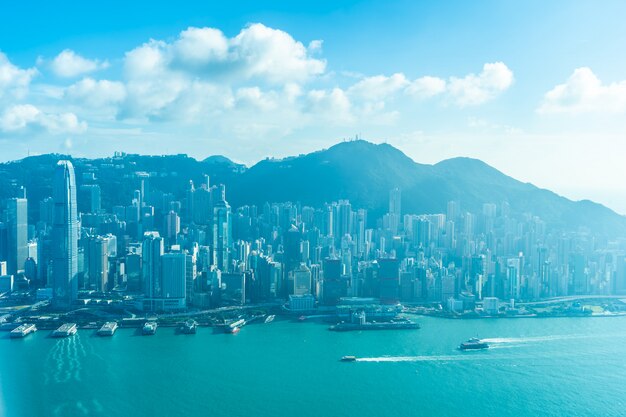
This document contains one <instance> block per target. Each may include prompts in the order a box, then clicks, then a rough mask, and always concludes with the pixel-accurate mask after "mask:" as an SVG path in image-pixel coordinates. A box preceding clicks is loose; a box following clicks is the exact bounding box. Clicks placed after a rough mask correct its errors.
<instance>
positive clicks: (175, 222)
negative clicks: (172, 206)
mask: <svg viewBox="0 0 626 417" xmlns="http://www.w3.org/2000/svg"><path fill="white" fill-rule="evenodd" d="M179 233H180V217H179V216H178V214H176V212H175V211H174V210H170V212H169V213H167V214H166V215H165V238H166V239H167V244H168V245H169V246H171V245H175V244H176V237H177V236H178V234H179Z"/></svg>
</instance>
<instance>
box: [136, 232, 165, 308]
mask: <svg viewBox="0 0 626 417" xmlns="http://www.w3.org/2000/svg"><path fill="white" fill-rule="evenodd" d="M164 248H165V245H164V242H163V238H162V237H161V236H159V233H158V232H146V233H145V234H144V240H143V244H142V245H141V260H142V263H141V264H142V274H141V279H142V287H143V293H144V295H145V296H146V298H158V297H160V296H161V295H162V288H163V285H162V282H161V278H162V277H161V256H162V255H163V253H164Z"/></svg>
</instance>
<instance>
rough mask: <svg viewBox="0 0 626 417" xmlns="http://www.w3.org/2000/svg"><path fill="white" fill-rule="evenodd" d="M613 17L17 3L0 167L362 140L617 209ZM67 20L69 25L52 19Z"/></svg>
mask: <svg viewBox="0 0 626 417" xmlns="http://www.w3.org/2000/svg"><path fill="white" fill-rule="evenodd" d="M450 5H452V6H454V7H452V8H451V7H449V6H450ZM623 9H624V5H623V4H622V3H620V2H606V3H603V4H602V7H597V6H595V5H592V4H590V3H572V2H551V3H550V4H549V5H546V4H544V3H542V2H530V3H526V4H525V7H523V8H522V7H517V6H515V5H513V4H500V3H497V2H485V3H483V4H482V7H473V5H468V4H462V3H455V2H452V3H447V4H445V5H444V4H442V5H432V4H426V3H421V4H415V5H414V4H412V3H411V2H403V1H399V2H393V3H390V4H388V5H387V6H386V7H385V8H382V7H381V6H380V5H377V4H376V3H374V2H345V3H342V4H334V3H324V2H321V3H317V4H315V5H299V6H294V5H289V4H288V3H277V4H276V5H274V6H272V7H269V8H268V7H267V5H262V4H255V3H249V4H245V3H244V4H242V5H241V9H240V10H235V9H229V8H224V7H222V6H217V5H211V6H209V5H207V6H194V7H193V8H190V9H187V10H176V11H171V12H172V13H173V15H174V16H175V17H176V18H175V19H174V20H172V19H167V18H165V15H167V16H168V17H171V16H170V14H169V12H170V11H169V10H166V9H164V8H162V5H159V4H157V6H156V8H155V11H154V13H153V14H152V15H151V16H146V15H142V14H141V5H140V4H133V5H132V6H131V7H130V9H129V10H128V13H127V15H125V16H121V17H120V16H115V23H113V20H112V19H113V16H112V15H111V11H108V10H102V11H99V15H100V17H101V18H102V19H101V20H99V21H98V22H94V21H93V20H91V19H89V18H85V16H82V15H80V14H76V13H75V12H72V11H69V10H65V9H62V8H56V9H50V8H49V7H46V6H44V5H43V4H42V7H40V8H36V10H31V11H29V12H28V14H29V15H32V17H33V19H32V22H31V23H30V24H28V25H21V26H20V27H18V26H17V25H16V22H18V21H19V19H12V17H13V16H16V15H19V14H20V13H26V12H24V11H23V10H22V9H21V6H19V5H11V6H10V7H9V8H8V10H7V13H5V14H4V15H3V16H4V17H3V21H2V23H3V24H2V25H1V26H2V29H1V30H0V51H2V54H3V55H2V59H1V60H0V65H1V66H2V69H3V73H4V74H6V76H5V77H4V78H2V81H1V83H2V84H1V87H2V97H0V114H1V116H0V120H1V123H0V125H1V126H2V128H1V129H0V130H1V131H0V146H2V148H3V150H4V152H3V159H4V160H7V159H17V158H21V157H24V156H26V155H27V154H28V153H29V152H30V153H31V154H39V153H46V152H63V153H70V152H71V153H72V154H74V155H75V156H86V157H94V156H105V155H110V154H111V153H112V152H113V151H115V150H121V151H126V152H132V153H142V151H144V150H145V149H158V151H155V153H170V154H176V153H187V154H189V155H192V156H195V157H198V158H203V157H206V156H208V155H213V154H224V155H225V156H227V157H229V158H231V159H233V160H235V161H238V162H244V163H246V164H247V165H250V164H252V163H254V162H257V161H259V160H261V159H263V158H264V157H267V156H275V157H284V156H288V155H296V154H300V153H306V152H310V151H313V150H315V149H319V148H323V147H328V146H330V145H331V144H333V143H336V142H337V141H338V140H340V139H342V138H349V137H354V136H355V135H360V136H361V137H364V138H367V139H368V140H371V141H375V142H388V143H391V144H393V145H394V146H397V147H399V148H400V149H402V150H403V151H405V152H406V153H407V154H408V155H409V156H411V157H412V158H413V159H414V160H416V161H417V162H421V163H433V162H438V161H439V160H442V159H446V158H449V157H454V156H470V157H476V158H479V159H481V160H484V161H485V162H487V163H489V164H490V165H492V166H495V167H496V168H498V169H500V170H502V171H503V172H505V173H507V174H508V175H511V176H513V177H515V178H518V179H520V180H522V181H530V182H533V183H534V184H536V185H538V186H540V187H543V188H548V189H552V190H554V191H556V192H558V193H560V194H562V195H565V196H566V197H569V198H574V199H584V198H587V199H591V200H594V201H598V202H601V203H603V204H606V205H607V206H609V207H611V208H613V209H614V210H616V211H618V212H620V213H626V193H625V192H624V191H623V189H622V186H621V180H620V177H621V174H622V172H621V168H620V161H619V155H620V154H621V153H623V151H624V149H623V147H624V145H623V141H622V140H621V138H622V137H623V133H624V124H623V113H624V111H625V107H624V102H625V100H624V87H623V86H624V81H623V80H624V79H625V78H626V77H624V76H623V74H624V65H625V63H624V59H623V58H622V54H620V53H619V51H621V50H623V49H624V39H626V36H619V33H620V31H624V28H623V27H622V25H620V24H619V22H618V21H617V20H618V17H619V16H621V15H623ZM398 10H402V11H403V12H402V17H401V18H400V17H399V14H398ZM451 10H452V11H453V13H451ZM63 12H68V16H75V17H76V18H75V19H71V18H70V19H69V22H68V24H67V25H62V26H56V27H51V26H50V25H49V23H47V21H46V19H45V18H46V17H48V16H49V15H55V14H57V13H63ZM392 15H393V16H394V17H395V18H396V19H395V20H391V19H389V20H387V19H385V18H384V17H385V16H392ZM311 16H315V18H314V19H313V18H312V17H311ZM378 16H381V19H378ZM530 16H532V19H530V18H529V17H530ZM312 19H313V20H312ZM397 19H401V20H402V22H403V23H406V24H398V21H397ZM391 22H395V24H394V23H391ZM409 22H411V23H412V24H411V25H409V24H408V23H409ZM31 25H40V26H41V27H42V28H49V29H50V30H51V31H52V33H53V34H54V36H53V37H51V38H49V39H48V38H43V37H42V36H40V35H38V34H37V33H38V32H41V31H37V30H34V27H33V26H31ZM365 28H367V29H365ZM408 28H411V29H414V30H411V31H409V30H408ZM444 28H445V29H444ZM29 29H31V30H30V31H29ZM111 32H115V35H111ZM42 33H43V32H42ZM16 35H19V36H16ZM151 39H152V40H151ZM390 45H392V47H389V46H390ZM554 51H560V52H561V53H559V54H554V53H552V52H554ZM372 54H381V56H384V57H385V58H386V59H382V60H381V59H371V57H372ZM146 65H147V66H146ZM157 87H158V88H157ZM279 109H280V110H279ZM144 152H145V151H144ZM565 154H566V155H567V157H562V156H564V155H565Z"/></svg>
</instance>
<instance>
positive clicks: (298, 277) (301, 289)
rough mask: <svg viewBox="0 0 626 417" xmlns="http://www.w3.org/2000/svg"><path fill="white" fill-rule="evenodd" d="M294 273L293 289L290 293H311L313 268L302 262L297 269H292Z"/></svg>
mask: <svg viewBox="0 0 626 417" xmlns="http://www.w3.org/2000/svg"><path fill="white" fill-rule="evenodd" d="M292 275H293V290H292V291H290V294H293V295H304V294H311V270H310V269H309V268H307V266H306V265H305V264H303V263H301V264H300V265H299V266H298V267H297V268H296V269H294V270H293V271H292Z"/></svg>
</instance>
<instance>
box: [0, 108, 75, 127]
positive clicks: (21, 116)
mask: <svg viewBox="0 0 626 417" xmlns="http://www.w3.org/2000/svg"><path fill="white" fill-rule="evenodd" d="M29 128H34V129H44V130H45V131H47V132H49V133H52V134H60V133H82V132H84V131H85V129H87V123H85V122H83V121H79V120H78V117H76V115H75V114H74V113H45V112H42V111H41V110H39V109H38V108H37V107H35V106H33V105H32V104H19V105H15V106H11V107H9V108H7V109H6V110H5V111H4V113H3V114H2V115H1V116H0V131H2V132H5V133H17V132H24V131H26V130H27V129H29Z"/></svg>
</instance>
